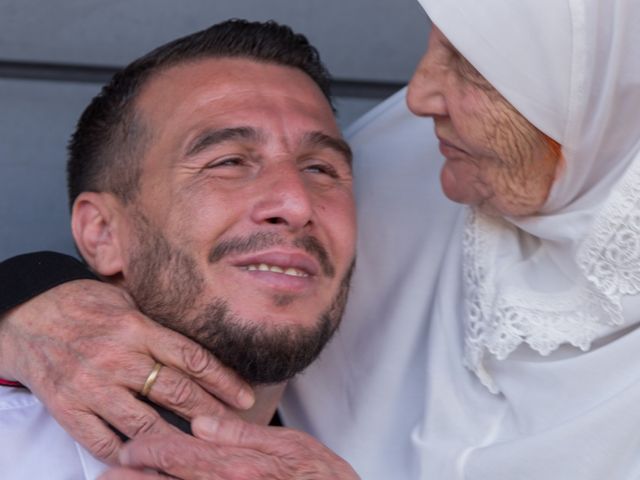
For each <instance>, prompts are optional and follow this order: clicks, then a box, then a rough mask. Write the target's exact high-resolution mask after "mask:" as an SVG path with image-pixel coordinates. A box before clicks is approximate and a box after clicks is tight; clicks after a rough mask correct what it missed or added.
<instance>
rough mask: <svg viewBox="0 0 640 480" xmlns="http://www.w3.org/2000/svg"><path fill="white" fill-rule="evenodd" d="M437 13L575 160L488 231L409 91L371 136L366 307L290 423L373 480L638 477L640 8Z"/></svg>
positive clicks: (366, 166) (355, 311)
mask: <svg viewBox="0 0 640 480" xmlns="http://www.w3.org/2000/svg"><path fill="white" fill-rule="evenodd" d="M421 4H422V5H423V6H424V7H425V9H426V10H427V12H428V13H429V15H430V16H431V18H432V20H433V21H434V23H435V24H436V25H438V27H439V28H440V29H441V30H442V31H443V33H444V34H445V36H447V38H448V39H449V40H450V41H451V42H452V43H453V44H454V46H456V47H457V48H458V49H459V50H460V51H461V53H462V54H463V55H464V56H465V57H467V58H468V59H469V60H470V62H471V63H472V64H473V65H474V66H475V67H476V68H477V69H478V70H479V71H480V72H481V73H483V74H484V75H485V76H486V77H487V79H488V80H489V81H490V82H491V83H492V84H493V85H495V86H496V88H498V90H499V91H500V92H501V93H502V94H503V95H504V96H505V97H506V98H507V99H508V100H509V101H510V102H511V103H512V104H513V105H514V106H515V107H516V108H517V109H518V110H519V111H520V112H521V113H522V114H523V115H525V117H527V118H528V119H529V120H530V121H531V122H532V123H533V124H534V125H536V126H537V127H538V128H539V129H540V130H542V131H543V132H545V133H547V134H548V135H549V136H551V137H552V138H554V139H556V140H557V141H559V142H560V143H561V144H562V145H563V155H564V158H565V160H566V165H565V168H564V169H563V171H562V172H561V173H560V175H559V177H558V179H557V180H556V181H555V183H554V185H553V188H552V192H551V195H550V198H549V200H548V201H547V204H546V205H545V206H544V209H543V213H542V214H541V215H538V216H535V217H529V218H526V219H499V220H498V219H490V218H487V217H486V216H484V215H481V214H473V213H470V212H463V211H462V210H466V209H459V208H456V207H454V206H452V205H451V204H449V203H448V202H447V200H445V199H444V198H442V197H441V195H440V187H439V185H438V181H437V180H438V171H439V169H440V166H441V163H442V160H441V159H440V157H441V156H440V154H439V153H438V152H437V151H436V146H435V141H434V140H433V139H432V133H431V132H432V128H431V126H430V125H429V124H428V123H429V122H428V121H426V120H418V119H412V118H411V116H410V113H409V112H408V111H407V110H406V107H405V106H404V104H403V102H402V99H401V98H400V97H398V96H396V97H395V98H392V99H391V100H389V101H388V102H386V103H385V104H384V105H383V106H381V107H380V108H378V109H376V110H375V111H374V112H372V113H370V114H369V115H368V116H367V117H366V118H365V119H363V121H361V122H360V123H359V124H358V125H356V126H355V127H354V129H353V130H352V132H351V139H350V140H351V142H352V145H353V147H354V150H355V154H356V171H355V180H356V188H357V191H356V193H357V201H358V208H359V217H358V221H359V228H360V243H359V258H358V262H359V263H358V267H357V269H356V275H355V278H354V295H353V296H352V297H351V299H350V302H349V305H348V308H347V314H346V316H345V318H344V323H343V327H341V331H340V332H339V334H338V336H337V338H336V339H335V340H334V341H333V342H332V343H331V345H329V347H328V349H327V350H326V351H325V352H324V353H323V355H322V357H321V359H320V361H319V362H318V363H316V364H314V365H313V366H312V367H311V368H310V369H309V370H308V371H307V372H306V373H305V374H303V375H302V376H300V377H299V378H298V379H297V380H295V381H294V382H293V383H292V388H291V389H289V391H288V392H287V394H286V397H285V401H284V406H283V416H284V420H285V422H286V423H288V424H291V425H294V426H299V427H301V428H304V429H307V430H309V431H310V432H312V433H314V434H316V435H317V436H318V437H319V438H320V439H321V440H323V441H324V442H325V443H327V445H329V446H330V447H332V448H334V449H335V450H336V451H337V452H338V453H339V454H342V455H344V456H345V457H346V458H347V459H348V460H349V461H351V462H352V463H353V465H354V467H355V468H356V470H357V471H359V472H360V473H361V475H362V477H363V478H364V479H365V480H372V479H375V480H377V479H380V480H383V479H385V480H386V479H390V478H393V479H418V478H420V479H428V480H443V479H445V480H450V479H460V480H462V479H465V480H514V479H516V480H573V479H576V480H577V479H580V480H602V479H607V480H629V479H636V478H640V434H638V433H637V432H638V428H639V427H638V426H639V425H640V408H638V405H640V355H639V354H638V352H640V330H638V329H637V328H636V327H637V326H638V324H639V323H640V295H638V293H639V292H640V206H639V205H640V159H639V157H640V155H639V153H638V152H639V151H640V47H638V45H640V2H638V1H637V0H518V1H513V0H483V1H481V2H478V1H477V0H421ZM464 217H467V218H464ZM463 292H464V293H463ZM465 363H466V364H467V365H468V366H469V367H470V368H471V370H472V371H473V372H474V373H471V371H469V370H466V369H465V368H464V366H463V365H464V364H465ZM483 383H484V384H485V385H487V386H488V387H490V389H491V390H492V391H494V392H498V391H499V392H500V393H491V392H490V390H489V388H485V387H484V386H483Z"/></svg>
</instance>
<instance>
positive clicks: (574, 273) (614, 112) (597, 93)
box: [420, 0, 640, 390]
mask: <svg viewBox="0 0 640 480" xmlns="http://www.w3.org/2000/svg"><path fill="white" fill-rule="evenodd" d="M420 3H421V4H422V6H423V7H424V8H425V10H426V11H427V13H428V15H429V16H430V18H431V20H432V21H433V22H434V23H435V24H436V25H438V27H439V28H440V29H441V30H442V32H443V33H444V35H445V36H447V38H448V39H449V40H450V41H451V42H452V43H453V45H454V46H455V47H456V48H458V50H460V52H461V53H462V54H463V55H464V56H465V57H466V58H467V59H468V60H469V61H470V62H471V63H472V64H473V65H474V66H475V67H476V68H477V69H478V70H479V71H480V72H481V73H482V74H483V75H484V76H485V77H486V78H487V80H488V81H489V82H490V83H491V84H492V85H494V86H495V87H496V89H497V90H498V91H499V92H500V93H501V94H502V95H503V96H504V97H505V98H506V99H507V100H509V101H510V102H511V103H512V104H513V105H514V107H515V108H516V109H517V110H518V111H519V112H520V113H522V114H523V115H524V116H525V117H526V118H527V119H528V120H529V121H530V122H532V123H533V124H534V125H535V126H536V127H537V128H538V129H540V130H541V131H543V132H544V133H546V134H547V135H549V136H550V137H552V138H553V139H555V140H556V141H558V142H559V143H560V144H561V145H562V151H563V156H564V159H565V162H564V163H563V165H562V166H561V168H560V170H559V172H558V176H557V179H556V181H555V182H554V185H553V188H552V191H551V193H550V197H549V199H548V201H547V203H546V205H545V206H544V208H543V211H542V213H541V214H540V215H537V216H534V217H528V218H524V219H506V222H503V221H495V220H492V219H489V218H485V217H484V216H483V215H480V214H478V215H476V216H474V218H472V220H471V221H470V225H469V228H468V232H467V235H468V238H467V249H466V252H465V253H466V264H465V268H466V271H467V272H468V274H467V278H468V287H469V292H468V293H469V296H470V298H468V301H469V304H470V312H471V313H470V317H471V318H470V321H469V329H468V333H467V342H468V345H467V346H468V348H467V360H468V362H469V364H470V366H471V367H472V368H473V369H474V370H476V371H477V373H478V374H479V375H480V376H481V377H482V379H483V381H485V382H486V383H487V385H488V386H490V388H492V389H493V390H496V386H495V385H494V384H493V382H492V380H491V378H490V374H489V375H487V372H485V371H484V369H483V367H482V357H483V355H484V353H485V351H486V350H488V351H490V352H491V353H493V354H495V355H496V356H497V357H498V358H500V359H503V358H505V357H506V356H507V355H509V354H510V353H511V352H512V351H514V350H515V349H516V348H517V347H518V346H519V345H520V344H521V343H522V342H526V343H527V344H529V345H530V347H531V348H533V349H534V350H536V351H538V352H540V353H542V354H544V355H546V354H549V353H550V352H551V351H553V350H556V349H557V348H558V347H559V346H560V345H561V344H563V343H569V344H571V345H574V346H576V347H579V348H581V349H583V350H586V349H588V348H589V347H590V345H591V343H592V342H593V341H594V340H596V339H597V338H599V337H602V336H604V335H606V334H609V333H612V330H615V328H616V327H618V326H628V325H630V324H633V323H636V322H637V321H638V320H640V311H624V309H623V308H622V300H623V297H624V296H625V295H637V294H638V293H639V292H640V223H639V220H640V210H639V207H638V202H639V201H640V194H639V193H640V171H639V169H640V165H638V164H639V163H640V160H638V159H639V158H640V155H639V151H640V50H639V47H638V45H639V43H638V42H639V41H640V2H637V1H634V0H606V1H605V0H560V1H559V0H518V1H517V2H514V1H508V0H492V1H483V2H476V1H473V0H453V1H451V0H446V1H445V0H420ZM514 226H515V227H517V228H513V227H514Z"/></svg>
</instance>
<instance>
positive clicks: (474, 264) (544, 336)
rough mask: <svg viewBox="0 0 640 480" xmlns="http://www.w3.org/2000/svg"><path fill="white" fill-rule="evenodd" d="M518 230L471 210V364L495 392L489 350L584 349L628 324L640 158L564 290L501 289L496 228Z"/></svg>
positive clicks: (467, 267)
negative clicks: (486, 361) (493, 264)
mask: <svg viewBox="0 0 640 480" xmlns="http://www.w3.org/2000/svg"><path fill="white" fill-rule="evenodd" d="M505 228H515V227H513V226H512V225H510V224H508V223H506V222H505V221H504V220H502V219H496V218H490V217H487V216H485V215H482V214H479V213H475V212H473V211H471V213H470V214H469V217H468V218H467V222H466V227H465V235H464V243H463V251H464V281H465V286H466V289H467V292H466V293H467V295H466V307H467V323H466V335H465V337H466V338H465V364H466V365H467V367H468V368H469V369H470V370H472V371H473V372H475V373H476V375H477V376H478V378H479V379H480V380H481V381H482V383H483V384H484V385H485V386H486V387H487V388H488V389H489V390H491V391H492V392H493V393H498V391H499V389H498V388H497V385H496V384H495V382H494V381H493V379H492V378H491V375H490V374H489V372H487V370H486V369H485V367H484V366H483V357H484V355H485V352H487V351H488V352H490V353H491V354H492V355H494V356H495V357H496V358H498V359H499V360H503V359H505V358H506V357H507V356H508V355H509V354H510V353H511V352H513V351H514V350H515V349H516V348H517V347H518V346H519V345H521V344H522V343H526V344H527V345H529V346H530V347H531V348H532V349H533V350H535V351H537V352H538V353H540V354H541V355H548V354H550V353H551V352H553V351H554V350H556V349H557V348H558V347H559V346H560V345H561V344H570V345H573V346H575V347H577V348H580V349H582V350H583V351H586V350H588V349H589V348H590V347H591V343H592V341H593V340H595V339H596V338H597V337H598V335H599V333H600V332H602V331H603V329H604V328H605V327H607V326H616V325H621V324H622V323H623V322H624V317H623V312H622V297H623V296H625V295H635V294H638V293H640V162H638V161H636V162H634V164H633V165H632V166H631V168H630V169H629V171H628V172H627V174H625V176H624V177H623V180H622V182H621V184H620V185H619V186H618V187H617V188H615V189H614V193H613V194H612V195H611V197H610V198H609V199H608V201H607V203H606V205H605V207H604V208H603V210H602V211H601V212H600V213H599V214H598V216H597V218H596V220H595V221H594V225H593V227H592V229H591V233H590V234H589V235H588V237H587V238H586V240H585V241H584V242H583V244H582V245H581V246H580V248H579V250H578V253H577V255H576V262H577V264H578V266H579V268H580V271H581V272H582V274H583V276H584V277H583V278H580V279H577V282H576V285H575V286H574V287H573V288H572V289H570V290H569V291H565V292H562V293H561V294H545V293H540V292H533V291H522V290H519V291H518V290H510V291H509V292H508V294H506V293H507V292H504V291H501V292H500V295H499V298H497V295H496V290H495V279H494V273H495V272H493V271H492V269H491V268H490V266H489V264H488V262H487V260H488V259H492V258H495V254H496V245H495V240H493V241H492V239H495V238H496V236H497V235H496V232H500V231H504V229H505Z"/></svg>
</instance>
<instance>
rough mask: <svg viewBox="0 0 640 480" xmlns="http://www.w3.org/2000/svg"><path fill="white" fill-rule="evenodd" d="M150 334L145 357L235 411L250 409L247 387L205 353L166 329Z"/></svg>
mask: <svg viewBox="0 0 640 480" xmlns="http://www.w3.org/2000/svg"><path fill="white" fill-rule="evenodd" d="M152 333H153V336H152V337H151V338H150V339H149V341H148V348H149V353H150V354H151V356H152V357H153V358H155V359H156V360H157V361H158V362H160V363H162V364H164V365H166V366H169V367H172V368H173V369H175V370H176V371H179V372H183V373H184V374H185V375H187V376H189V377H192V378H194V379H195V380H196V381H197V382H198V383H199V384H200V385H201V386H202V388H204V389H205V390H206V391H208V392H210V393H211V394H213V395H215V396H216V397H217V398H219V399H220V400H222V401H223V402H226V403H228V404H229V405H231V406H233V407H235V408H239V409H242V410H245V409H248V408H251V407H252V406H253V404H254V402H255V396H254V394H253V390H252V389H251V387H250V386H249V385H248V384H247V383H246V382H244V381H243V380H241V379H240V377H239V376H238V374H236V373H235V372H233V371H232V370H230V369H229V368H227V367H225V366H224V365H222V363H220V362H219V361H218V360H217V359H216V358H215V357H214V356H213V355H211V353H209V352H208V351H207V350H206V349H204V348H203V347H201V346H200V345H198V344H197V343H195V342H193V341H191V340H189V339H188V338H185V337H183V336H182V335H180V334H178V333H176V332H173V331H172V330H169V329H165V328H163V329H154V330H153V332H152Z"/></svg>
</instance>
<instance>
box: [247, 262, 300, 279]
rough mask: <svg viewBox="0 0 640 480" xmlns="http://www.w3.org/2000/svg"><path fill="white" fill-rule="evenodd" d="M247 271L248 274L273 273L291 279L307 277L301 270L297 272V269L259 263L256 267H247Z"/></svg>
mask: <svg viewBox="0 0 640 480" xmlns="http://www.w3.org/2000/svg"><path fill="white" fill-rule="evenodd" d="M247 270H249V271H250V272H253V271H260V272H274V273H283V274H285V275H291V276H292V277H308V276H309V274H308V273H306V272H303V271H302V270H298V269H297V268H293V267H289V268H286V269H285V268H282V267H278V266H277V265H267V264H266V263H259V264H256V265H247Z"/></svg>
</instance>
